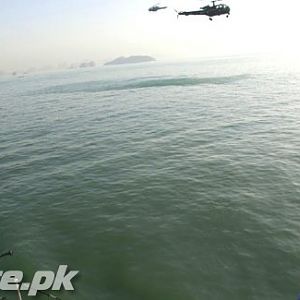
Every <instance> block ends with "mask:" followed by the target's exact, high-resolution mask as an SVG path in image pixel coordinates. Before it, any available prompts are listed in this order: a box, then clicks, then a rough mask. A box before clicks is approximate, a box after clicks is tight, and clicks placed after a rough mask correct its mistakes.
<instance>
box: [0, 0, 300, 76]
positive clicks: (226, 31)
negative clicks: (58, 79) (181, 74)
mask: <svg viewBox="0 0 300 300" xmlns="http://www.w3.org/2000/svg"><path fill="white" fill-rule="evenodd" d="M156 2H157V1H156V0H154V1H149V0H109V1H103V0H0V4H1V7H0V70H6V71H11V70H14V69H24V68H29V67H42V66H46V65H55V66H56V65H58V64H62V63H67V64H70V63H73V62H74V63H77V62H82V61H85V60H95V61H96V62H103V61H107V60H111V59H113V58H115V57H116V56H123V55H124V56H126V55H132V54H146V55H152V56H154V57H156V58H158V59H162V60H165V59H169V60H175V59H181V60H189V59H192V58H201V57H203V56H218V55H220V56H223V55H235V54H248V53H261V52H276V53H279V54H280V53H281V54H283V55H291V53H293V54H294V55H298V53H300V46H299V44H300V42H299V28H300V18H299V15H298V14H299V11H300V1H299V0H285V1H279V0H273V1H270V0H264V1H263V0H251V1H250V0H249V1H244V0H225V1H224V2H225V3H227V4H228V5H230V6H231V10H232V12H231V16H230V18H229V19H226V18H225V17H224V16H221V17H216V18H215V19H214V21H213V22H210V21H209V20H208V18H207V17H203V16H190V17H184V16H183V17H180V18H179V20H177V18H176V14H175V12H174V10H173V8H176V9H179V10H184V9H197V8H199V7H200V6H202V5H205V4H207V3H208V2H205V1H199V0H170V1H161V2H160V3H161V4H166V5H169V9H168V10H165V11H159V12H157V13H149V12H148V11H147V9H148V8H149V7H150V6H151V5H153V4H155V3H156Z"/></svg>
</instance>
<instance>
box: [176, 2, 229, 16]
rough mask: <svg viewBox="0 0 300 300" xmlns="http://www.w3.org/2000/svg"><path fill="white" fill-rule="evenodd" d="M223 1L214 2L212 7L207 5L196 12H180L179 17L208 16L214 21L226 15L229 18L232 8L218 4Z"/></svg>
mask: <svg viewBox="0 0 300 300" xmlns="http://www.w3.org/2000/svg"><path fill="white" fill-rule="evenodd" d="M218 1H222V0H213V1H211V2H212V5H206V6H203V7H201V8H200V10H195V11H180V12H177V14H178V16H201V15H202V16H208V17H209V19H210V20H211V21H212V20H213V19H212V18H213V17H215V16H221V15H226V17H227V18H228V17H229V15H230V7H229V6H228V5H226V4H217V5H216V2H218Z"/></svg>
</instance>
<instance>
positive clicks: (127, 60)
mask: <svg viewBox="0 0 300 300" xmlns="http://www.w3.org/2000/svg"><path fill="white" fill-rule="evenodd" d="M151 61H155V58H153V57H151V56H142V55H136V56H129V57H124V56H121V57H118V58H116V59H114V60H112V61H110V62H107V63H105V64H104V65H105V66H109V65H123V64H138V63H143V62H151Z"/></svg>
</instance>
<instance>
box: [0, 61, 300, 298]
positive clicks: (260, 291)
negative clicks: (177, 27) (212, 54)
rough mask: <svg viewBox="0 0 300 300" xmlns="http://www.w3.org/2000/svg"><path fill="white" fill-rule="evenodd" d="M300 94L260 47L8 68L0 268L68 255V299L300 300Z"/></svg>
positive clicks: (37, 265)
mask: <svg viewBox="0 0 300 300" xmlns="http://www.w3.org/2000/svg"><path fill="white" fill-rule="evenodd" d="M299 96H300V68H296V67H295V66H294V65H293V64H290V65H282V64H277V63H273V62H272V61H264V60H263V59H261V58H260V59H258V58H254V57H251V58H220V59H209V60H202V61H198V62H193V63H192V62H189V63H177V64H175V63H173V64H172V63H169V64H162V63H151V64H141V65H132V66H112V67H98V68H94V69H81V70H77V71H74V70H72V71H71V70H70V71H64V72H56V73H54V72H53V73H47V74H46V73H44V74H37V75H28V76H25V77H23V78H16V77H14V78H12V77H11V78H4V77H2V78H1V79H0V252H3V251H6V250H8V249H13V250H14V251H15V255H14V256H13V257H7V258H3V259H1V261H0V267H1V268H0V269H1V270H14V269H17V270H22V271H24V273H25V275H26V278H27V279H31V276H32V275H33V274H34V272H35V271H37V270H52V271H56V270H57V268H58V265H60V264H67V265H68V266H69V269H71V270H79V271H80V276H79V277H78V278H77V279H76V280H75V281H74V287H75V291H74V292H58V293H57V292H56V293H55V292H54V294H55V295H57V296H59V297H60V298H62V299H66V300H71V299H76V300H91V299H96V300H100V299H101V300H202V299H203V300H210V299H211V300H242V299H243V300H246V299H251V300H268V299H270V300H283V299H284V300H287V299H290V300H296V299H297V295H298V294H300V97H299ZM7 298H8V300H9V299H16V295H15V294H14V293H10V294H8V297H7ZM46 298H47V297H46ZM24 299H29V298H28V297H27V296H26V293H24ZM40 299H45V297H43V296H42V297H40Z"/></svg>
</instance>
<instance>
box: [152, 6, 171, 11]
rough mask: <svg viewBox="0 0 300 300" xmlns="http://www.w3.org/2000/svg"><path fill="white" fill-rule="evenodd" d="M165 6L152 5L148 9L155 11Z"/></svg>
mask: <svg viewBox="0 0 300 300" xmlns="http://www.w3.org/2000/svg"><path fill="white" fill-rule="evenodd" d="M166 8H167V6H152V7H150V8H149V11H153V12H156V11H158V10H161V9H166Z"/></svg>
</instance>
